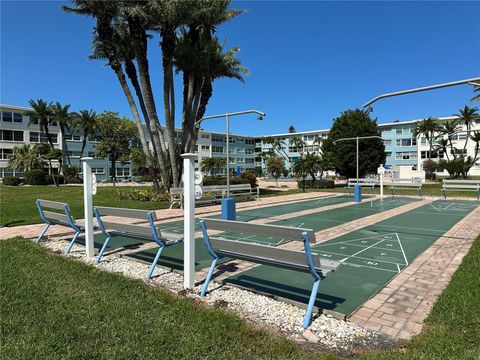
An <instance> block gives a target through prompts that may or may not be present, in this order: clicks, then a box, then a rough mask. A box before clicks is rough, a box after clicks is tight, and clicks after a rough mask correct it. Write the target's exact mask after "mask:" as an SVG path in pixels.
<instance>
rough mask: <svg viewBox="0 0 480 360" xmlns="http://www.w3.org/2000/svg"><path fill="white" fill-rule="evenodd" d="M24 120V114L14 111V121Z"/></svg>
mask: <svg viewBox="0 0 480 360" xmlns="http://www.w3.org/2000/svg"><path fill="white" fill-rule="evenodd" d="M22 121H23V116H22V114H20V113H13V122H16V123H21V122H22Z"/></svg>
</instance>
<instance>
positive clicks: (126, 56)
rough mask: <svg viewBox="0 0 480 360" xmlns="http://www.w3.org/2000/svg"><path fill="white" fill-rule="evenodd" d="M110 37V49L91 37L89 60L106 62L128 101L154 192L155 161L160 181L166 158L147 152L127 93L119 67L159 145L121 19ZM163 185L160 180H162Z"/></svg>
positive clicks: (128, 92) (149, 130) (155, 151)
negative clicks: (156, 161) (130, 85)
mask: <svg viewBox="0 0 480 360" xmlns="http://www.w3.org/2000/svg"><path fill="white" fill-rule="evenodd" d="M112 30H113V32H114V33H113V36H112V38H111V43H110V45H111V46H110V47H109V46H107V45H106V41H107V40H105V39H101V38H100V37H99V36H98V35H96V36H95V37H94V40H93V46H92V48H93V51H92V55H90V56H89V59H90V60H108V61H109V66H110V68H111V69H112V70H113V71H114V72H115V75H116V76H117V79H118V81H119V83H120V86H121V88H122V90H123V92H124V94H125V97H126V98H127V102H128V104H129V106H130V110H131V111H132V115H133V119H134V121H135V124H136V125H137V129H138V133H139V138H140V143H141V144H142V150H143V153H144V155H145V159H146V161H147V165H148V168H149V172H150V174H151V176H152V178H153V184H154V186H155V188H156V189H157V190H158V191H159V190H160V188H159V183H158V178H157V171H156V170H155V168H156V166H155V162H154V159H157V160H158V163H159V166H160V168H161V171H160V178H161V179H163V178H165V177H166V176H167V174H166V173H165V169H166V166H165V158H164V153H163V151H162V153H161V154H160V156H159V155H158V153H157V150H156V147H155V146H153V154H152V153H151V152H150V148H149V146H148V141H147V139H146V137H145V133H144V131H143V125H142V122H141V120H140V115H139V112H138V108H137V104H136V103H135V100H134V98H133V95H132V92H131V91H130V87H129V85H128V83H127V80H126V78H125V75H124V73H123V67H122V64H123V65H124V67H125V72H126V73H127V75H128V77H129V79H130V82H131V83H132V86H133V88H134V90H135V94H136V95H137V98H138V102H139V105H140V109H141V111H142V115H143V118H144V120H145V124H146V125H147V131H148V134H149V138H150V142H151V143H152V144H155V143H158V142H159V141H158V140H157V141H155V140H154V135H153V133H152V127H151V124H150V118H149V116H148V112H147V109H146V107H145V101H144V98H143V94H142V90H141V88H140V84H139V82H138V77H137V70H136V66H135V63H134V60H135V54H134V52H133V49H132V46H131V44H130V41H129V35H128V29H127V26H126V24H125V21H122V20H121V19H117V20H116V21H115V23H113V25H112ZM109 49H110V50H112V49H113V50H114V53H115V54H114V55H113V54H112V52H110V53H109ZM162 183H163V180H162Z"/></svg>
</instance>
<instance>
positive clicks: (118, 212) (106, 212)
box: [94, 207, 183, 279]
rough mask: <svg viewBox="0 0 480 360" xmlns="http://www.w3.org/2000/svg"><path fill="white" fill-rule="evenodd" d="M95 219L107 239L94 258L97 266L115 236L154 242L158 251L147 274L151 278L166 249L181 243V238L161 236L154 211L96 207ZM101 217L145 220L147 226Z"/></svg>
mask: <svg viewBox="0 0 480 360" xmlns="http://www.w3.org/2000/svg"><path fill="white" fill-rule="evenodd" d="M94 213H95V217H96V218H97V222H98V226H99V228H100V230H101V231H102V233H103V234H104V235H105V236H106V237H107V238H106V239H105V243H104V244H103V246H102V249H101V250H100V253H99V254H98V256H97V258H96V262H97V264H98V263H99V262H100V260H101V259H102V256H103V253H104V252H105V250H106V249H107V247H108V244H109V242H110V240H111V239H112V238H114V237H117V236H124V237H129V238H134V239H140V240H147V241H154V242H155V243H157V244H158V246H159V249H158V251H157V254H156V255H155V258H154V260H153V262H152V264H151V266H150V269H149V271H148V273H147V278H148V279H150V278H151V277H152V274H153V271H154V270H155V266H156V265H157V262H158V259H159V258H160V255H161V254H162V251H163V249H165V248H166V247H169V246H172V245H176V244H178V243H180V242H181V241H183V238H178V236H175V235H170V236H168V235H167V234H162V232H161V231H160V229H159V227H158V226H156V225H155V221H156V220H157V216H156V215H155V212H154V211H148V210H137V209H123V208H112V207H96V208H95V209H94ZM103 216H118V217H121V218H127V219H140V220H146V221H147V222H148V225H147V226H145V225H139V224H129V223H126V222H124V221H112V220H105V219H103Z"/></svg>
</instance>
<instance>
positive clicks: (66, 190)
mask: <svg viewBox="0 0 480 360" xmlns="http://www.w3.org/2000/svg"><path fill="white" fill-rule="evenodd" d="M132 188H135V189H139V187H136V186H117V187H113V186H99V187H98V190H97V194H96V195H95V196H94V197H93V204H94V205H98V206H102V205H103V206H111V207H124V208H131V209H145V210H158V209H166V208H168V207H169V206H170V203H169V202H168V201H163V202H154V201H135V200H118V199H117V191H127V190H128V189H132ZM299 192H301V190H299V189H293V190H289V191H280V190H272V189H262V190H261V192H260V194H261V197H270V196H279V195H287V194H295V193H299ZM36 199H45V200H54V201H61V202H66V203H68V204H69V205H70V210H71V211H72V214H73V216H74V217H75V218H77V219H83V187H81V186H59V187H56V186H5V185H0V225H5V226H21V225H28V224H37V223H40V222H41V219H40V216H39V215H38V211H37V209H36V207H35V200H36Z"/></svg>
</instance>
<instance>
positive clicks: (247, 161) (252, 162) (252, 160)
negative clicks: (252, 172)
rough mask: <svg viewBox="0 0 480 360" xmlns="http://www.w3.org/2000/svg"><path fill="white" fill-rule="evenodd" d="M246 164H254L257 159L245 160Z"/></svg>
mask: <svg viewBox="0 0 480 360" xmlns="http://www.w3.org/2000/svg"><path fill="white" fill-rule="evenodd" d="M245 163H246V164H254V163H255V159H253V158H251V159H245Z"/></svg>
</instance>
